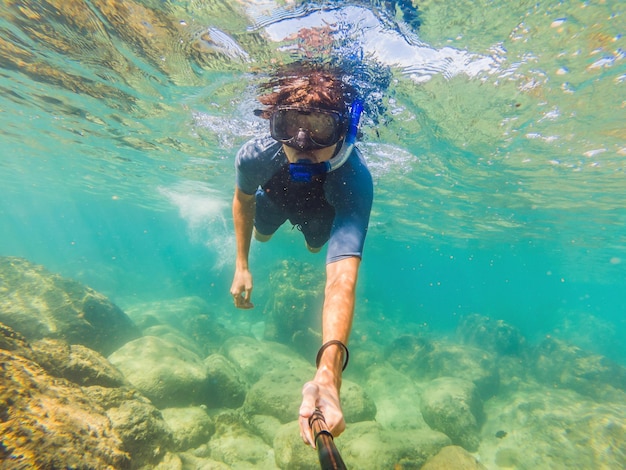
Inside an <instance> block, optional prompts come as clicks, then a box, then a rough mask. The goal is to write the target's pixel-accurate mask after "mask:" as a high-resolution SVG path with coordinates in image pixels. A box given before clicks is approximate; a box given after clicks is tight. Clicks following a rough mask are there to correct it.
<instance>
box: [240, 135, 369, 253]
mask: <svg viewBox="0 0 626 470" xmlns="http://www.w3.org/2000/svg"><path fill="white" fill-rule="evenodd" d="M235 169H236V183H237V187H238V188H239V189H240V190H241V191H243V192H244V193H245V194H249V195H252V194H256V214H255V219H254V226H255V227H256V229H257V231H258V232H259V233H261V234H263V235H271V234H273V233H274V232H275V231H276V230H277V229H278V227H280V226H281V225H282V224H283V223H284V222H285V221H286V220H287V219H289V221H290V222H291V223H292V224H294V225H296V226H298V228H299V229H300V230H301V231H302V233H303V234H304V237H305V239H306V241H307V243H308V244H309V246H311V247H313V248H319V247H321V246H322V245H324V243H326V242H327V241H328V251H327V254H326V262H327V263H332V262H334V261H339V260H341V259H344V258H348V257H351V256H357V257H359V258H360V257H361V256H362V253H363V245H364V243H365V235H366V233H367V225H368V223H369V217H370V210H371V208H372V199H373V194H374V188H373V183H372V176H371V174H370V172H369V170H368V169H367V166H366V164H365V160H364V159H363V156H362V155H361V153H360V152H359V151H358V150H357V149H356V147H355V149H354V150H353V151H352V154H351V155H350V157H349V158H348V160H347V161H346V162H345V163H344V164H343V165H342V166H340V167H339V168H337V169H336V170H334V171H331V172H330V173H326V174H323V175H317V176H314V177H313V178H312V181H311V182H308V183H302V182H295V181H291V179H290V177H289V162H288V160H287V157H286V156H285V153H284V151H283V150H282V144H281V143H280V142H277V141H275V140H274V139H272V137H271V136H269V135H268V136H265V137H260V138H255V139H252V140H250V141H249V142H247V143H246V144H244V145H243V147H241V149H240V150H239V152H238V153H237V158H236V161H235Z"/></svg>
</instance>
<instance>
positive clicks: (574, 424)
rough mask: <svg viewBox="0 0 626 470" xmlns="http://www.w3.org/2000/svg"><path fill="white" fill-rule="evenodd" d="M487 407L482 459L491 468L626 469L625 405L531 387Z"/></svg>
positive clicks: (541, 387) (515, 392)
mask: <svg viewBox="0 0 626 470" xmlns="http://www.w3.org/2000/svg"><path fill="white" fill-rule="evenodd" d="M484 406H485V416H486V417H487V419H486V421H485V423H484V425H483V429H482V441H481V444H480V448H479V454H480V457H481V461H482V462H483V463H484V465H485V466H486V467H487V468H490V469H491V468H494V469H495V468H519V469H522V468H524V469H544V468H546V469H547V468H553V469H557V468H559V469H561V468H562V469H570V468H572V469H573V468H580V469H617V468H619V469H623V468H626V447H625V446H624V442H626V401H624V400H620V401H619V402H613V403H611V402H607V401H602V402H597V401H594V400H592V399H591V398H588V397H584V396H582V395H580V394H578V393H576V392H574V391H572V390H566V389H558V388H557V389H555V388H553V387H551V386H546V385H543V384H538V383H536V382H529V383H526V384H523V385H521V386H520V387H519V388H518V389H517V390H515V391H509V392H507V393H506V394H502V395H498V396H496V397H493V398H492V399H490V400H489V401H487V402H485V404H484ZM503 429H504V430H506V431H507V432H508V435H507V436H506V437H505V438H502V439H499V438H498V437H496V433H497V432H498V431H500V430H503Z"/></svg>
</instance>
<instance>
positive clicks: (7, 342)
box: [0, 323, 35, 360]
mask: <svg viewBox="0 0 626 470" xmlns="http://www.w3.org/2000/svg"><path fill="white" fill-rule="evenodd" d="M0 349H4V350H5V351H11V352H12V353H14V354H17V355H18V356H22V357H25V358H26V359H30V360H34V356H35V353H34V352H33V350H32V349H31V347H30V344H28V342H27V341H26V338H24V337H23V336H22V335H21V334H20V333H18V332H17V331H15V330H14V329H13V328H11V327H9V326H7V325H5V324H4V323H0Z"/></svg>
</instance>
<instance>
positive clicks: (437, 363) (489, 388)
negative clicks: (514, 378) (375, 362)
mask: <svg viewBox="0 0 626 470" xmlns="http://www.w3.org/2000/svg"><path fill="white" fill-rule="evenodd" d="M387 360H388V361H389V362H390V363H391V364H392V365H393V366H394V367H395V368H396V369H398V370H399V371H400V372H403V373H405V374H407V375H408V376H409V377H411V378H413V379H415V380H420V381H421V380H432V379H435V378H437V377H458V378H460V379H465V380H469V381H471V382H474V384H475V385H476V387H477V389H478V392H479V394H480V396H481V398H483V399H486V398H488V397H490V396H493V395H495V394H496V392H497V390H498V387H499V384H500V375H499V371H498V366H497V363H496V357H495V356H494V355H493V354H492V353H490V352H488V351H485V350H484V349H479V348H475V347H472V346H466V345H461V344H456V343H450V342H442V341H431V340H428V339H426V338H421V337H415V336H411V335H404V336H400V337H399V338H397V339H396V340H394V341H393V342H392V343H391V344H390V346H389V347H388V348H387Z"/></svg>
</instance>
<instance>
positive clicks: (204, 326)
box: [125, 296, 232, 357]
mask: <svg viewBox="0 0 626 470" xmlns="http://www.w3.org/2000/svg"><path fill="white" fill-rule="evenodd" d="M125 311H126V313H127V315H128V316H129V317H130V318H131V319H132V320H133V321H134V322H135V324H136V325H137V326H138V327H139V328H140V329H141V330H143V332H144V336H148V335H152V336H166V335H167V333H166V330H165V329H164V328H163V327H164V326H169V327H170V328H171V329H172V330H170V331H169V333H171V334H174V331H177V332H180V333H181V334H182V336H183V337H187V338H190V340H191V341H190V342H189V343H188V344H186V345H183V346H185V347H186V348H187V349H192V350H194V351H195V350H200V351H202V354H200V355H201V356H203V357H205V356H208V355H209V354H212V353H214V352H217V351H218V350H219V348H220V346H221V345H222V343H223V342H224V341H225V340H226V339H227V338H229V337H230V336H232V333H230V332H229V331H228V330H227V329H226V328H225V327H224V326H223V325H222V324H220V322H218V321H217V320H216V319H215V317H214V315H212V314H211V307H210V306H209V304H207V303H206V302H205V301H204V300H202V299H201V298H200V297H195V296H190V297H181V298H177V299H171V300H161V301H155V302H146V303H140V304H135V305H132V306H128V307H127V308H126V309H125ZM150 327H159V328H157V329H156V331H159V333H158V334H154V333H153V330H150V332H148V331H146V330H147V329H148V328H150ZM165 339H168V338H167V337H166V338H165ZM173 342H177V341H173ZM190 345H192V346H190Z"/></svg>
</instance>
